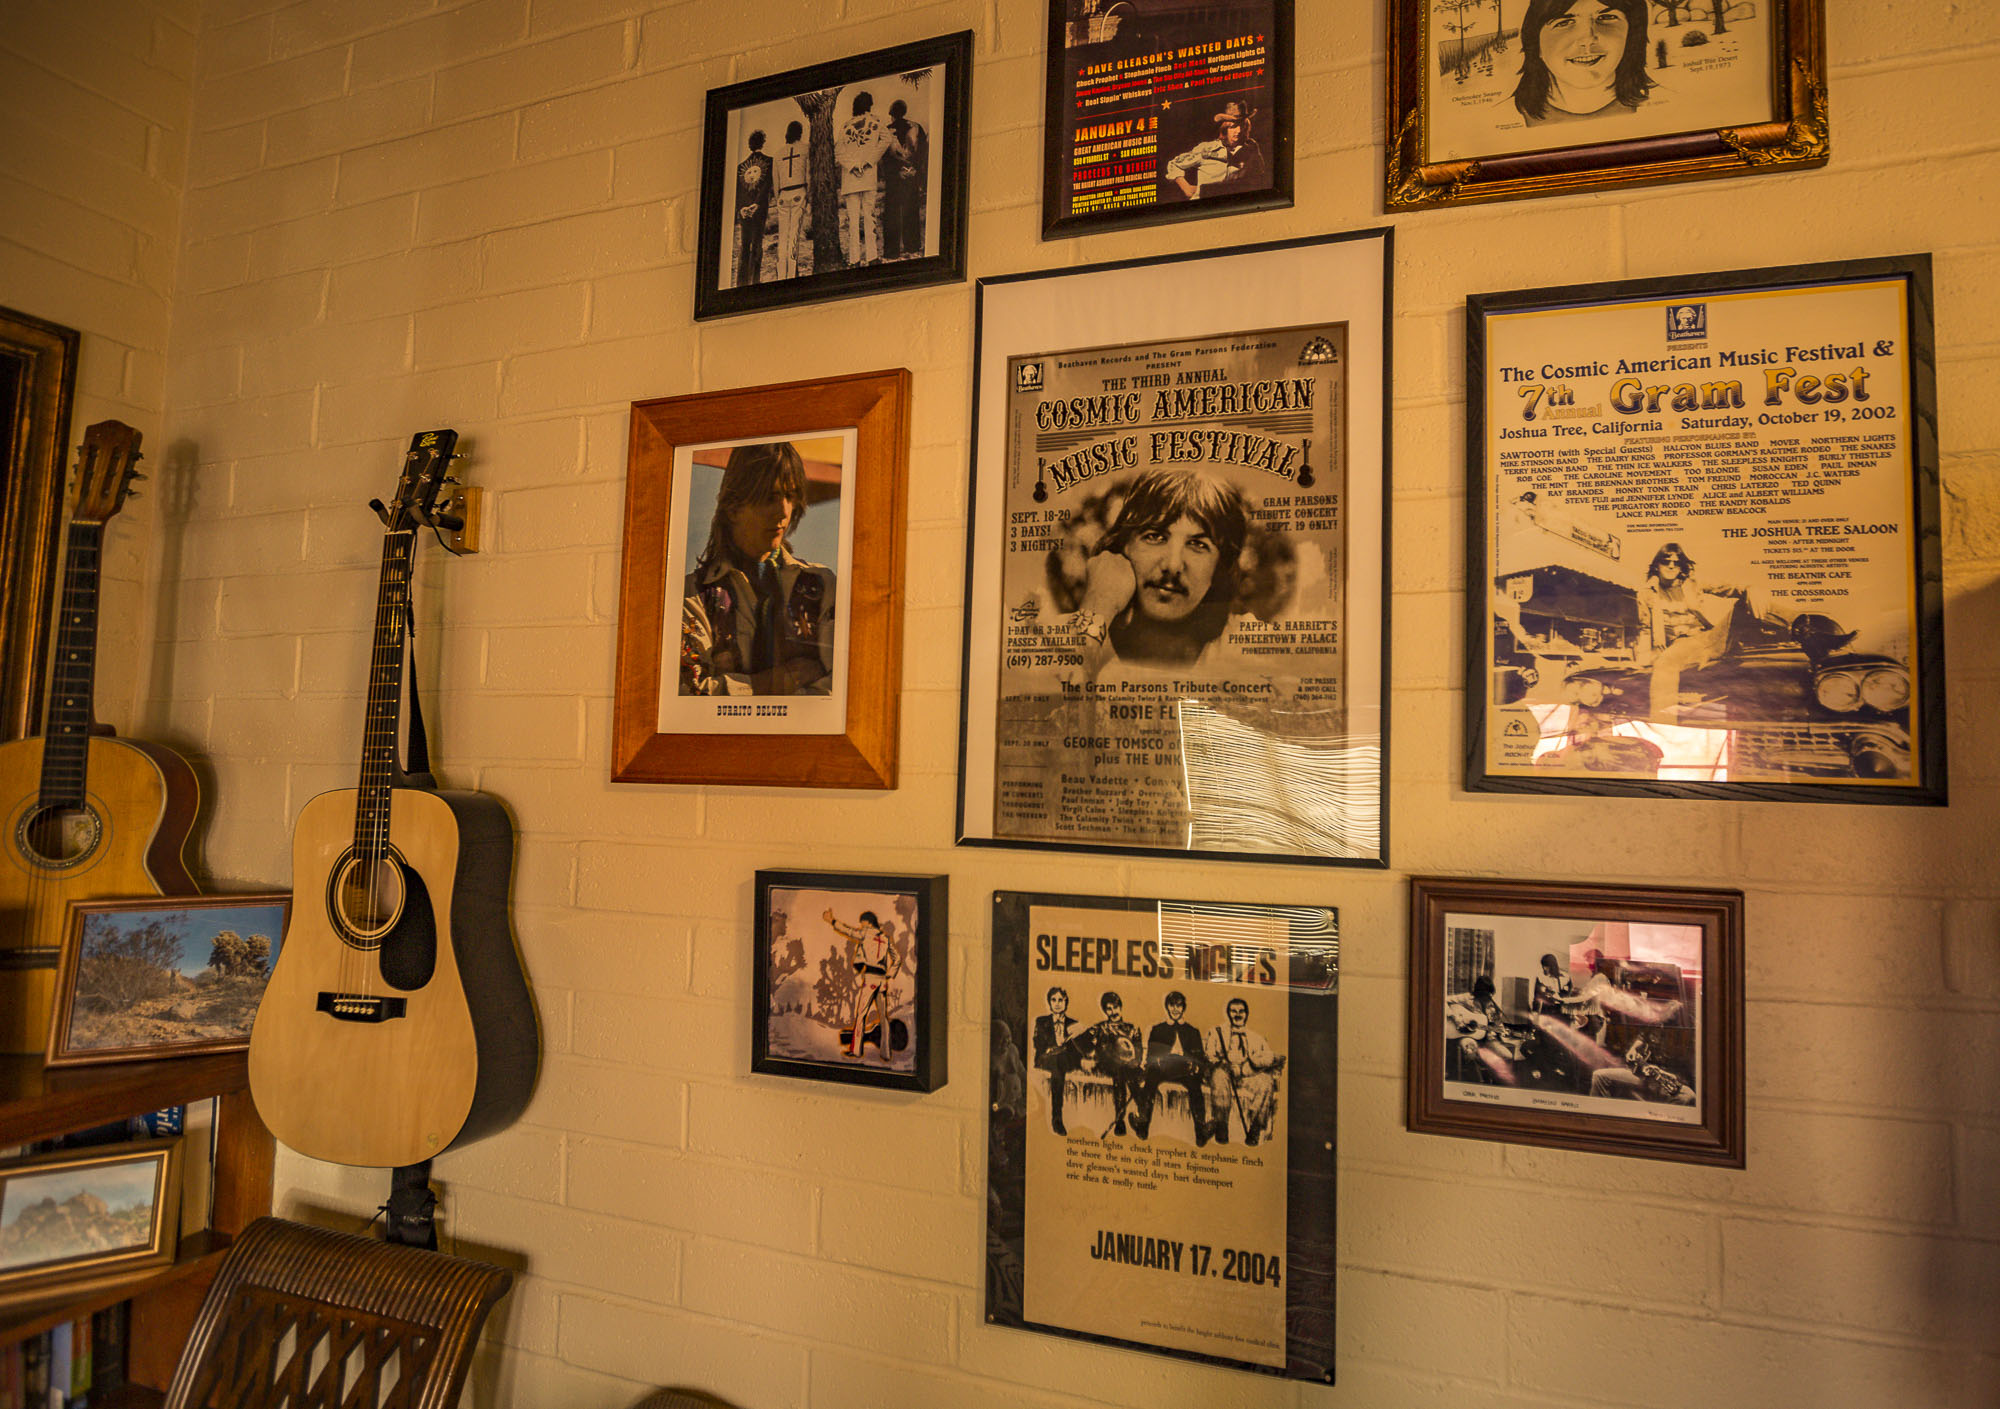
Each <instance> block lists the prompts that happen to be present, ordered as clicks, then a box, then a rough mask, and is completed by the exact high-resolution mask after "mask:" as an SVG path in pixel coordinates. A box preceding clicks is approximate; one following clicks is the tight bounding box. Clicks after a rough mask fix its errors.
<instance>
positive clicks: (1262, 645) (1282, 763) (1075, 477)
mask: <svg viewBox="0 0 2000 1409" xmlns="http://www.w3.org/2000/svg"><path fill="white" fill-rule="evenodd" d="M1389 250H1390V234H1389V232H1388V231H1386V230H1372V231H1361V232H1357V233H1354V234H1349V235H1332V236H1323V237H1316V238H1312V239H1306V240H1296V241H1290V242H1286V243H1282V244H1273V245H1259V246H1252V247H1249V248H1245V249H1240V250H1232V251H1229V252H1226V253H1221V254H1197V255H1186V256H1178V257H1170V258H1166V259H1153V260H1136V261H1131V262H1127V263H1120V264H1103V265H1094V266H1090V267H1087V268H1083V269H1065V270H1058V271H1052V272H1047V273H1036V274H1022V275H1014V276H1010V277H1006V278H995V279H982V280H981V281H980V282H979V305H978V309H979V312H978V320H977V323H976V327H977V329H978V332H977V344H976V352H975V357H976V364H977V365H976V368H975V372H974V378H975V382H974V400H973V419H974V443H973V487H972V510H971V514H970V515H969V523H968V537H969V541H968V544H967V555H966V560H967V580H966V593H965V600H966V602H967V611H968V618H967V622H966V633H965V642H966V647H965V665H964V691H963V694H962V697H961V699H962V704H961V708H962V709H963V711H964V714H963V719H962V724H961V730H960V754H959V785H960V787H959V813H958V837H959V841H960V842H961V844H965V845H1000V846H1021V847H1050V848H1069V849H1077V850H1089V851H1112V852H1129V853H1133V854H1145V855H1158V854H1166V853H1181V854H1189V853H1192V854H1200V855H1203V856H1207V857H1211V858H1215V859H1245V860H1256V861H1261V862H1268V861H1274V860H1277V861H1313V862H1323V863H1331V864H1346V865H1359V866H1380V865H1383V864H1385V861H1386V849H1387V839H1386V836H1385V830H1384V827H1385V821H1386V818H1385V816H1384V809H1383V806H1382V796H1383V780H1384V778H1385V776H1386V770H1387V767H1388V756H1387V738H1386V732H1385V724H1384V721H1385V718H1386V716H1385V711H1384V703H1385V698H1386V693H1385V692H1386V682H1387V679H1388V671H1387V666H1388V641H1389V635H1388V620H1387V617H1388V597H1387V594H1386V590H1385V577H1386V573H1387V570H1388V557H1389V544H1388V536H1387V522H1388V504H1387V494H1386V486H1387V483H1388V459H1389V443H1388V437H1387V434H1386V426H1387V414H1386V397H1387V377H1386V368H1387V367H1388V365H1389V328H1390V318H1389V286H1388V268H1389ZM1191 288H1210V289H1226V290H1227V291H1228V296H1227V297H1224V298H1213V299H1190V298H1182V297H1176V296H1174V295H1173V293H1172V291H1174V290H1179V289H1191Z"/></svg>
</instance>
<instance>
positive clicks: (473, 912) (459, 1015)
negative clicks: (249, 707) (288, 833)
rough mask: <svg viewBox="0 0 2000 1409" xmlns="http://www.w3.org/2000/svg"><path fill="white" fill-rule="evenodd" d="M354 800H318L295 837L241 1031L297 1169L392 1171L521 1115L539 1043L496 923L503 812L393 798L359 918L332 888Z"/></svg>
mask: <svg viewBox="0 0 2000 1409" xmlns="http://www.w3.org/2000/svg"><path fill="white" fill-rule="evenodd" d="M358 797H359V793H358V792H357V791H355V790H354V789H344V790H341V791H338V792H330V793H322V794H320V795H319V796H318V797H316V798H314V799H313V800H312V801H310V802H308V803H307V804H306V805H305V808H304V810H303V811H301V812H300V814H299V820H298V823H297V825H296V826H295V827H294V829H293V834H292V885H293V894H292V918H291V924H290V926H289V927H288V928H287V929H286V931H285V939H284V943H283V945H282V946H281V947H280V948H279V951H278V961H277V964H276V966H275V967H274V968H273V970H272V972H271V981H270V984H269V986H268V987H267V988H266V989H265V991H264V1001H263V1003H262V1004H261V1005H260V1006H259V1008H258V1010H257V1023H256V1027H255V1029H254V1030H253V1031H252V1033H251V1039H250V1090H251V1094H252V1096H253V1097H254V1098H255V1100H256V1103H257V1111H258V1114H259V1115H261V1116H262V1117H263V1119H264V1123H265V1125H267V1126H268V1127H270V1130H271V1133H272V1134H273V1135H275V1136H277V1138H278V1139H279V1140H281V1141H283V1142H284V1143H285V1144H287V1145H289V1146H291V1147H292V1148H293V1149H295V1150H297V1151H299V1152H300V1153H301V1154H305V1155H310V1156H311V1157H312V1158H314V1159H321V1160H327V1161H330V1162H332V1163H335V1164H352V1165H364V1166H372V1167H376V1168H397V1167H401V1166H406V1165H415V1164H420V1163H422V1162H423V1161H425V1160H428V1159H431V1158H433V1157H434V1156H436V1155H439V1154H441V1153H443V1152H444V1151H445V1150H447V1149H450V1148H451V1147H452V1146H454V1145H458V1144H463V1143H466V1142H468V1141H471V1140H475V1139H477V1138H479V1137H480V1136H482V1135H487V1134H491V1133H492V1132H494V1131H496V1130H499V1129H501V1128H502V1127H504V1126H505V1125H507V1124H508V1123H509V1122H511V1121H512V1120H513V1119H514V1118H515V1117H516V1116H518V1115H519V1114H520V1113H521V1111H522V1109H523V1108H524V1107H525V1106H526V1105H527V1103H528V1097H529V1095H530V1094H531V1092H532V1091H533V1088H534V1081H535V1068H536V1062H537V1052H538V1046H539V1044H538V1043H537V1041H536V1032H535V1013H534V1004H533V1000H532V999H531V998H530V997H529V994H528V985H527V980H526V979H525V977H524V976H523V975H522V972H521V963H520V956H519V955H518V953H516V951H515V948H514V937H513V930H512V927H511V925H510V923H509V920H508V913H507V889H508V884H509V881H510V879H511V872H512V868H513V856H514V827H513V823H512V822H511V821H510V820H509V818H508V816H507V812H506V809H505V808H503V807H502V806H501V805H500V804H499V803H498V802H496V801H495V800H494V799H493V798H491V797H488V796H486V795H485V794H483V793H473V792H428V791H421V790H418V789H414V788H394V789H391V790H390V807H389V835H388V854H387V856H386V858H385V859H384V861H383V862H382V867H383V868H385V869H384V870H383V872H382V874H381V879H380V883H379V884H376V885H374V886H372V887H371V888H370V900H371V901H372V903H374V904H376V905H377V906H378V907H379V910H378V911H377V912H375V913H374V914H373V915H372V916H371V915H369V914H357V911H358V906H359V903H360V902H357V901H356V899H355V898H354V893H353V891H352V890H351V889H347V890H344V889H343V887H344V886H349V885H350V884H351V877H352V876H353V873H354V871H353V866H352V852H353V848H354V838H355V810H356V801H357V798H358ZM357 918H358V919H359V920H361V921H362V923H356V920H357ZM371 918H372V919H373V920H374V921H375V923H374V924H370V923H367V921H369V920H370V919H371ZM370 930H372V931H374V933H373V934H372V935H371V934H365V933H364V934H363V935H362V936H361V937H360V938H358V939H357V931H364V932H365V931H370Z"/></svg>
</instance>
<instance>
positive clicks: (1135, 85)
mask: <svg viewBox="0 0 2000 1409" xmlns="http://www.w3.org/2000/svg"><path fill="white" fill-rule="evenodd" d="M1048 6H1049V86H1048V119H1047V125H1046V128H1045V129H1044V137H1043V141H1044V150H1043V153H1042V238H1043V239H1045V240H1052V239H1058V238H1063V237H1066V236H1070V235H1087V234H1090V233H1093V232H1095V231H1098V230H1114V229H1126V228H1129V227H1132V226H1135V225H1157V224H1159V223H1161V222H1162V221H1168V220H1190V219H1196V218H1199V217H1201V216H1206V215H1225V214H1228V213H1231V212H1234V211H1243V210H1270V209H1273V208H1276V207H1282V206H1288V205H1290V204H1291V203H1292V0H1221V3H1217V4H1202V5H1190V4H1187V3H1185V0H1048Z"/></svg>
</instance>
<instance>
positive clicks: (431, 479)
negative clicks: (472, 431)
mask: <svg viewBox="0 0 2000 1409" xmlns="http://www.w3.org/2000/svg"><path fill="white" fill-rule="evenodd" d="M457 448H458V432H457V431H455V430H450V429H444V430H434V431H418V432H417V433H416V434H415V435H413V436H411V437H410V449H409V453H408V454H406V455H404V456H403V472H402V473H401V474H400V475H398V476H397V478H396V493H395V495H394V496H393V497H392V498H391V499H390V500H389V504H388V507H386V508H384V507H383V506H382V504H381V503H380V502H377V503H376V505H375V511H376V512H377V513H378V514H380V515H381V516H382V522H383V523H385V524H387V525H388V527H389V531H390V532H391V533H396V532H399V531H401V530H403V529H407V528H413V527H415V526H416V525H417V524H420V523H421V524H427V523H430V522H431V519H432V514H431V510H432V509H433V508H434V507H435V506H436V504H437V500H438V495H439V494H440V493H441V492H442V491H443V489H444V482H445V476H446V475H448V474H449V473H450V472H451V457H452V452H453V451H454V450H456V449H457Z"/></svg>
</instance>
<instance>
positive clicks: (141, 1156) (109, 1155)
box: [0, 1137, 182, 1306]
mask: <svg viewBox="0 0 2000 1409" xmlns="http://www.w3.org/2000/svg"><path fill="white" fill-rule="evenodd" d="M181 1157H182V1142H181V1140H180V1138H179V1137H176V1138H174V1139H171V1140H133V1141H128V1142H126V1143H124V1144H118V1145H91V1146H87V1147H84V1148H81V1149H74V1150H58V1151H56V1152H55V1153H54V1154H46V1155H31V1156H29V1157H28V1158H26V1159H19V1160H10V1161H8V1162H7V1163H6V1164H5V1165H0V1186H4V1185H6V1183H7V1182H8V1181H9V1180H11V1179H14V1178H17V1177H20V1176H23V1175H36V1174H45V1173H48V1172H49V1171H51V1170H56V1169H88V1168H109V1167H110V1166H112V1165H118V1164H134V1163H137V1162H139V1161H141V1160H157V1161H158V1162H159V1164H160V1167H161V1169H160V1174H159V1176H158V1178H157V1179H156V1181H155V1184H154V1203H153V1216H152V1220H151V1222H150V1225H149V1229H148V1239H149V1245H148V1246H147V1247H146V1248H145V1249H143V1250H140V1251H136V1252H135V1251H132V1250H129V1249H121V1250H119V1251H115V1252H98V1253H84V1254H82V1255H80V1256H78V1257H73V1258H66V1259H64V1260H62V1261H60V1262H55V1263H47V1264H42V1265H40V1266H38V1267H35V1268H24V1269H21V1270H20V1271H16V1272H5V1271H0V1306H10V1305H16V1304H18V1303H21V1302H23V1301H32V1300H38V1299H40V1298H43V1297H46V1296H48V1295H49V1294H50V1293H51V1291H68V1290H71V1289H76V1290H82V1289H84V1288H86V1287H88V1286H89V1284H91V1283H93V1282H97V1281H101V1280H103V1279H105V1278H112V1277H116V1278H124V1277H129V1276H130V1275H131V1274H132V1273H134V1272H140V1271H144V1270H146V1269H149V1268H156V1267H165V1266H166V1265H167V1264H169V1263H171V1262H172V1261H173V1260H174V1257H175V1253H176V1249H177V1247H178V1238H179V1234H180V1222H181V1170H182V1165H181Z"/></svg>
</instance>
